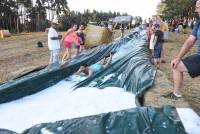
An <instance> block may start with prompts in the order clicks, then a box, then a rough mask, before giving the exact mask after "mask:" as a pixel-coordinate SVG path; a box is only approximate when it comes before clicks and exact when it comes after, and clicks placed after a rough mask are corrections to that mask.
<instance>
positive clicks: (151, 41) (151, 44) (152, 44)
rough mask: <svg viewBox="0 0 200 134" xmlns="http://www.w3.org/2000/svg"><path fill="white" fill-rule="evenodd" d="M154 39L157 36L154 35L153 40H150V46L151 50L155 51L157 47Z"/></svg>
mask: <svg viewBox="0 0 200 134" xmlns="http://www.w3.org/2000/svg"><path fill="white" fill-rule="evenodd" d="M154 38H155V35H154V34H152V35H151V39H150V45H149V49H151V50H152V49H154V45H155V42H154Z"/></svg>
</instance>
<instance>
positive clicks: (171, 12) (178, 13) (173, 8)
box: [157, 0, 197, 19]
mask: <svg viewBox="0 0 200 134" xmlns="http://www.w3.org/2000/svg"><path fill="white" fill-rule="evenodd" d="M195 3H196V0H161V2H160V3H159V4H158V7H157V13H158V14H159V15H161V16H162V17H163V18H170V19H176V18H184V17H185V18H195V17H197V15H196V13H195V12H194V11H195Z"/></svg>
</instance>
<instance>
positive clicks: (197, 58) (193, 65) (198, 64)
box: [182, 54, 200, 78]
mask: <svg viewBox="0 0 200 134" xmlns="http://www.w3.org/2000/svg"><path fill="white" fill-rule="evenodd" d="M182 62H183V64H184V65H185V67H186V68H187V70H188V73H189V75H190V76H191V77H192V78H194V77H196V76H198V75H200V55H198V54H194V55H191V56H189V57H186V58H185V59H183V60H182Z"/></svg>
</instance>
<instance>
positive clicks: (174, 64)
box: [171, 58, 181, 69]
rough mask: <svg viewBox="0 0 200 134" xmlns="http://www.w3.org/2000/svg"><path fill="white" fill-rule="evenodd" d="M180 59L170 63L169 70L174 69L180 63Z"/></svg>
mask: <svg viewBox="0 0 200 134" xmlns="http://www.w3.org/2000/svg"><path fill="white" fill-rule="evenodd" d="M180 61H181V59H180V58H175V59H173V60H172V61H171V68H173V69H175V68H176V67H177V65H178V64H179V63H180Z"/></svg>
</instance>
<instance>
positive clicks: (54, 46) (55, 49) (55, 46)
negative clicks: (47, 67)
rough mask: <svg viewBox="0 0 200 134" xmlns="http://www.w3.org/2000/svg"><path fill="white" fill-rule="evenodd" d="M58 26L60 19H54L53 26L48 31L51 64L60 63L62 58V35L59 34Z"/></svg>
mask: <svg viewBox="0 0 200 134" xmlns="http://www.w3.org/2000/svg"><path fill="white" fill-rule="evenodd" d="M57 26H58V20H57V19H54V20H52V23H51V27H50V28H49V31H48V48H49V50H50V61H49V64H55V65H59V62H60V58H59V53H60V41H59V40H60V39H61V38H62V36H59V35H58V33H57V31H56V28H57Z"/></svg>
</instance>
